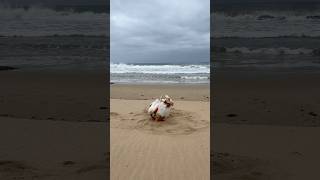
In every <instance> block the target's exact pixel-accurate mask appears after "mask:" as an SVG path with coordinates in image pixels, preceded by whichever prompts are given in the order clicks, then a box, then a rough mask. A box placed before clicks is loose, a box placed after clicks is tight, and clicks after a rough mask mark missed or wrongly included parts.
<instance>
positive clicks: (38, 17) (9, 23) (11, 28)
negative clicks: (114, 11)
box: [0, 5, 109, 36]
mask: <svg viewBox="0 0 320 180" xmlns="http://www.w3.org/2000/svg"><path fill="white" fill-rule="evenodd" d="M108 16H109V15H108V14H107V13H95V12H92V11H85V12H77V11H74V10H72V9H70V10H62V11H56V10H53V9H49V8H45V7H37V6H35V7H30V8H28V9H25V8H9V7H5V6H1V5H0V26H1V28H0V35H1V36H13V35H23V36H50V35H72V34H82V35H105V34H107V29H108V28H107V26H106V22H108V21H107V18H108Z"/></svg>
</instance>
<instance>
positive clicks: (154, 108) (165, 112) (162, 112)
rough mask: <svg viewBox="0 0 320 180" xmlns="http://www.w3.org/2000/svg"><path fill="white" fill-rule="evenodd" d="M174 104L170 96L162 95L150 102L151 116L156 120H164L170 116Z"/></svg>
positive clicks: (149, 112) (149, 111) (149, 110)
mask: <svg viewBox="0 0 320 180" xmlns="http://www.w3.org/2000/svg"><path fill="white" fill-rule="evenodd" d="M172 106H173V100H172V99H171V98H170V96H168V95H165V96H164V97H163V96H161V97H160V98H159V99H156V100H155V101H153V102H152V103H151V104H150V106H149V108H148V114H150V116H151V118H152V119H153V120H155V121H164V120H165V119H166V118H167V117H169V114H170V111H171V108H172Z"/></svg>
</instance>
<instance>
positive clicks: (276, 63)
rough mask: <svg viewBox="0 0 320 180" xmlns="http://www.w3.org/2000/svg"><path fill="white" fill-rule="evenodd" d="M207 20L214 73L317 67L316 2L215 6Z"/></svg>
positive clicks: (319, 26) (319, 16)
mask: <svg viewBox="0 0 320 180" xmlns="http://www.w3.org/2000/svg"><path fill="white" fill-rule="evenodd" d="M211 17H212V18H211V57H212V59H211V61H212V65H213V66H214V67H215V68H216V69H231V68H232V69H235V68H236V69H239V70H244V69H252V70H254V69H255V70H266V71H283V70H288V71H291V70H297V69H301V70H310V71H317V70H318V69H319V68H320V47H319V44H320V3H315V2H309V3H303V2H292V3H287V2H283V3H280V2H278V3H276V2H274V3H262V2H261V3H233V4H229V3H216V4H213V11H212V12H211Z"/></svg>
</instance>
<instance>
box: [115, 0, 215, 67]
mask: <svg viewBox="0 0 320 180" xmlns="http://www.w3.org/2000/svg"><path fill="white" fill-rule="evenodd" d="M209 8H210V1H209V0H175V1H172V0H153V1H150V0H136V1H132V0H111V15H110V18H111V60H112V62H150V63H152V62H173V61H174V62H194V63H197V62H204V61H206V62H208V61H209V42H210V40H209V32H210V29H209V28H210V26H209V23H210V13H209Z"/></svg>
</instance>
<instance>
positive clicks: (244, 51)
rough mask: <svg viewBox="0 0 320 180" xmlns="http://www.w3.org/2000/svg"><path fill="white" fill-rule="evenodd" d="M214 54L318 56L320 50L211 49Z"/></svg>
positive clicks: (285, 48) (282, 48)
mask: <svg viewBox="0 0 320 180" xmlns="http://www.w3.org/2000/svg"><path fill="white" fill-rule="evenodd" d="M212 51H213V52H214V53H238V54H266V55H320V49H308V48H295V49H291V48H287V47H280V48H256V49H254V48H248V47H232V48H225V47H213V49H212Z"/></svg>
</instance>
